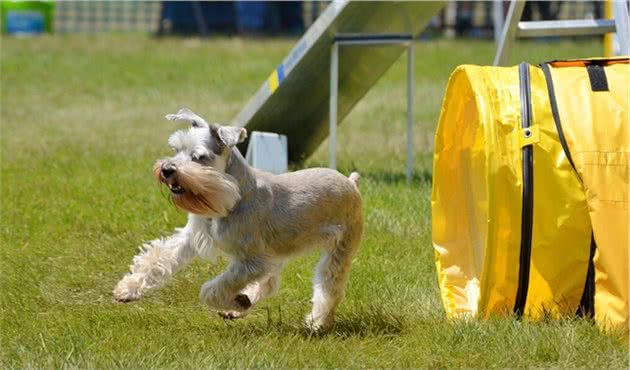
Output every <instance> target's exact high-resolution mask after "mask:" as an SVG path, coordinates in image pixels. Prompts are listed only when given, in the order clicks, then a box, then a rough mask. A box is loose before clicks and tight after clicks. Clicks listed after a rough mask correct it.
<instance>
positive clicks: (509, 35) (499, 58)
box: [493, 0, 525, 66]
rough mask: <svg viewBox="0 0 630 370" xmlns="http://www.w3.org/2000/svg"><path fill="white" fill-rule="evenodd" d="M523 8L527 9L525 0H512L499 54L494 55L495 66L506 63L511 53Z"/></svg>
mask: <svg viewBox="0 0 630 370" xmlns="http://www.w3.org/2000/svg"><path fill="white" fill-rule="evenodd" d="M523 9H525V1H516V0H512V1H511V2H510V7H509V9H508V14H507V19H506V22H504V23H503V30H502V32H501V40H500V41H499V47H498V49H497V54H496V55H495V57H494V63H493V65H495V66H501V65H505V63H506V62H507V59H508V56H509V54H510V47H511V46H512V44H513V43H514V40H515V39H516V31H518V22H519V21H520V20H521V16H522V15H523Z"/></svg>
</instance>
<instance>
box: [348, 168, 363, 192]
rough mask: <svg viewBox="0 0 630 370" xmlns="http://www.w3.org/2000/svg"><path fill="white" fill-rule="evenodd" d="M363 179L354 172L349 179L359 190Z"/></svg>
mask: <svg viewBox="0 0 630 370" xmlns="http://www.w3.org/2000/svg"><path fill="white" fill-rule="evenodd" d="M360 178H361V175H359V173H358V172H353V173H351V174H350V176H348V179H350V181H352V183H353V184H354V187H356V188H357V190H359V179H360Z"/></svg>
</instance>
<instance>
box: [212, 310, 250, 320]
mask: <svg viewBox="0 0 630 370" xmlns="http://www.w3.org/2000/svg"><path fill="white" fill-rule="evenodd" d="M246 315H247V314H246V313H245V312H238V311H222V312H219V316H221V317H222V318H223V319H225V320H236V319H242V318H243V317H245V316H246Z"/></svg>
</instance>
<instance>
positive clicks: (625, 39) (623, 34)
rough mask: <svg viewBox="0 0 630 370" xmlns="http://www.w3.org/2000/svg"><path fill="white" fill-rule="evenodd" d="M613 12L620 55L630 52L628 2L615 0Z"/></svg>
mask: <svg viewBox="0 0 630 370" xmlns="http://www.w3.org/2000/svg"><path fill="white" fill-rule="evenodd" d="M612 5H613V14H614V16H615V24H616V26H617V40H618V41H619V49H620V50H619V55H628V54H630V27H629V26H628V23H629V22H628V19H629V18H630V17H629V16H628V3H627V2H626V1H620V0H613V4H612Z"/></svg>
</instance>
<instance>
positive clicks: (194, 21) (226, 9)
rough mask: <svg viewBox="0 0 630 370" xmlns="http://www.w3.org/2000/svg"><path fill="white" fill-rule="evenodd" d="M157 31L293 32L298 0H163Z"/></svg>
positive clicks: (298, 27) (298, 19)
mask: <svg viewBox="0 0 630 370" xmlns="http://www.w3.org/2000/svg"><path fill="white" fill-rule="evenodd" d="M162 4H163V5H162V16H161V22H160V33H176V34H193V33H201V34H204V33H205V32H207V33H223V34H225V33H228V34H229V33H235V32H240V33H250V34H251V33H253V34H257V33H283V32H290V33H296V32H301V31H303V30H304V23H303V21H302V3H301V2H299V1H207V2H206V1H196V2H194V1H164V2H163V3H162Z"/></svg>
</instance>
